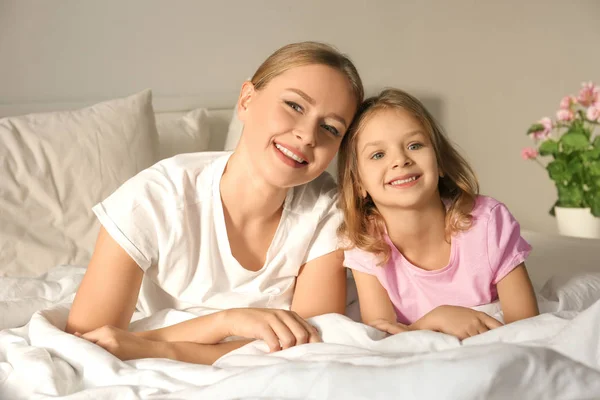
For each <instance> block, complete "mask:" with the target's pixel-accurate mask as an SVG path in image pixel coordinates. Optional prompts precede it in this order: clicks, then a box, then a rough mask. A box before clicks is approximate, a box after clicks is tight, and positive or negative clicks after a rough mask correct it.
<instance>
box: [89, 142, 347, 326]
mask: <svg viewBox="0 0 600 400" xmlns="http://www.w3.org/2000/svg"><path fill="white" fill-rule="evenodd" d="M230 155H231V153H229V152H206V153H191V154H182V155H178V156H175V157H173V158H170V159H166V160H163V161H160V162H158V163H157V164H155V165H154V166H152V167H150V168H148V169H146V170H144V171H142V172H140V173H139V174H138V175H136V176H134V177H133V178H131V179H130V180H128V181H127V182H125V183H124V184H123V185H122V186H121V187H120V188H119V189H117V190H116V191H115V192H114V193H113V194H112V195H110V196H109V197H108V198H107V199H106V200H104V201H103V202H101V203H99V204H97V205H96V206H95V207H94V208H93V210H94V212H95V213H96V215H97V217H98V219H99V220H100V222H101V223H102V225H103V226H104V228H105V229H106V230H107V232H108V233H109V234H110V235H111V236H112V238H113V239H115V240H116V241H117V243H119V245H121V247H122V248H123V249H124V250H125V251H126V252H127V253H128V254H129V255H130V256H131V257H132V258H133V260H135V262H136V263H137V264H138V265H139V266H140V268H141V269H142V270H144V272H145V274H144V279H143V282H142V287H141V289H140V295H139V299H138V304H137V308H138V310H139V311H141V312H143V313H144V314H146V315H149V314H152V313H154V312H156V311H158V310H161V309H165V308H174V309H178V310H187V311H190V312H194V313H195V314H197V315H203V314H207V313H210V312H212V311H216V310H222V309H228V308H236V307H269V308H283V309H289V308H290V306H291V302H292V295H293V292H294V286H295V282H296V277H297V275H298V272H299V269H300V267H301V266H302V265H303V264H304V263H306V262H308V261H311V260H313V259H315V258H317V257H320V256H322V255H325V254H327V253H330V252H332V251H334V250H336V249H337V248H338V242H337V235H336V229H337V227H338V226H339V224H340V223H341V221H342V216H341V213H340V212H339V210H338V209H337V206H336V200H337V194H336V193H337V191H336V185H335V182H334V181H333V179H332V178H331V176H330V175H329V174H327V173H324V174H323V175H321V176H320V177H318V178H317V179H315V180H314V181H312V182H310V183H308V184H305V185H301V186H298V187H295V188H293V189H290V190H289V191H288V194H287V196H286V199H285V203H284V207H283V212H282V215H281V221H280V222H279V226H278V228H277V231H276V232H275V236H274V237H273V241H272V242H271V245H270V247H269V249H268V251H267V254H266V260H265V265H264V266H263V268H262V269H260V270H259V271H256V272H253V271H249V270H247V269H245V268H243V267H242V266H241V265H240V264H239V263H238V261H237V260H236V259H235V258H234V257H233V255H232V254H231V249H230V247H229V240H228V238H227V230H226V226H225V219H224V216H223V205H222V202H221V195H220V191H219V184H220V181H221V176H222V175H223V171H224V169H225V165H226V164H227V160H228V159H229V156H230ZM257 196H260V194H259V193H257ZM114 279H118V277H114Z"/></svg>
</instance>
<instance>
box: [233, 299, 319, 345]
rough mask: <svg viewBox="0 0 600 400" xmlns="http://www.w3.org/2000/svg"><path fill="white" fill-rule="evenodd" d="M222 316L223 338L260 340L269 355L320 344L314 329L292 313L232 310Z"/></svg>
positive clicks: (275, 310)
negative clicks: (264, 344) (262, 341)
mask: <svg viewBox="0 0 600 400" xmlns="http://www.w3.org/2000/svg"><path fill="white" fill-rule="evenodd" d="M223 313H224V318H225V327H226V336H241V337H245V338H248V339H262V340H264V341H265V342H266V343H267V345H268V346H269V350H270V351H271V352H273V351H278V350H282V349H287V348H290V347H292V346H296V345H300V344H305V343H318V342H320V341H321V337H320V336H319V332H318V331H317V329H316V328H315V327H314V326H312V325H310V324H309V323H308V322H306V321H305V320H304V319H302V318H301V317H300V316H299V315H298V314H296V313H295V312H293V311H286V310H277V309H268V308H234V309H231V310H226V311H223Z"/></svg>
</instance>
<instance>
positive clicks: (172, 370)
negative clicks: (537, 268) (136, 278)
mask: <svg viewBox="0 0 600 400" xmlns="http://www.w3.org/2000/svg"><path fill="white" fill-rule="evenodd" d="M83 273H84V269H83V268H77V267H67V266H62V267H59V268H56V269H54V270H53V271H51V272H50V273H48V274H47V275H46V276H43V277H41V278H39V279H14V278H13V279H11V278H2V279H0V312H1V314H0V316H1V317H0V329H3V330H1V331H0V399H30V398H40V399H43V398H54V397H58V396H67V397H66V398H68V399H90V398H94V399H117V398H118V399H138V398H144V399H183V398H219V399H229V398H240V397H254V398H258V397H262V398H287V399H290V398H342V399H351V398H382V399H388V398H406V399H412V398H415V399H417V398H418V399H427V398H446V399H480V398H485V399H496V398H497V399H502V398H509V397H515V398H527V399H555V398H556V399H558V398H560V399H598V398H600V301H599V299H600V273H597V274H585V275H579V276H576V277H573V278H568V279H567V278H560V277H556V278H554V279H552V280H550V281H549V282H548V284H547V285H546V286H545V287H544V288H543V289H542V291H541V293H540V297H539V299H540V308H541V310H542V311H543V312H544V314H542V315H540V316H538V317H535V318H531V319H528V320H524V321H519V322H516V323H514V324H510V325H506V326H503V327H500V328H498V329H495V330H492V331H490V332H487V333H485V334H482V335H478V336H475V337H473V338H469V339H467V340H464V341H462V342H461V341H459V340H458V339H456V338H454V337H452V336H449V335H445V334H441V333H436V332H428V331H415V332H407V333H403V334H400V335H395V336H389V337H385V335H384V334H383V333H382V332H379V331H377V330H375V329H373V328H370V327H368V326H365V325H363V324H360V323H356V322H354V321H352V320H350V319H349V318H347V317H344V316H341V315H334V314H330V315H323V316H320V317H316V318H313V319H312V320H311V322H312V323H313V324H315V325H316V326H317V327H318V328H319V330H320V331H321V332H322V336H323V340H324V343H318V344H310V345H303V346H297V347H293V348H290V349H288V350H285V351H280V352H277V353H272V354H268V352H267V347H266V344H265V343H264V342H261V341H255V342H252V343H250V344H249V345H247V346H244V347H242V348H241V349H238V350H236V351H234V352H232V353H230V354H228V355H226V356H224V357H222V358H221V359H219V360H218V361H217V362H216V363H215V365H214V366H201V365H193V364H187V363H181V362H176V361H172V360H164V359H144V360H135V361H128V362H123V361H120V360H119V359H117V358H115V357H113V356H112V355H111V354H110V353H108V352H106V351H104V350H103V349H102V348H100V347H98V346H96V345H95V344H92V343H90V342H87V341H85V340H83V339H80V338H77V337H75V336H72V335H69V334H66V333H65V332H63V331H62V329H63V328H64V326H65V323H66V318H67V315H68V311H69V305H70V303H71V302H72V299H73V296H74V293H75V290H76V288H77V286H78V285H79V282H80V280H81V278H82V276H83ZM482 309H483V310H484V311H486V312H488V313H489V314H490V315H492V316H496V317H498V318H501V314H499V309H498V305H497V304H492V305H489V306H485V307H482ZM191 317H193V315H191V314H188V313H185V312H182V311H176V310H166V311H165V312H161V313H159V314H156V315H154V316H151V317H149V318H146V319H143V320H141V321H138V322H137V323H136V324H135V325H136V326H137V327H138V328H140V327H144V326H153V327H156V326H163V325H169V324H172V323H174V322H177V321H181V320H184V319H187V318H191ZM25 323H26V325H25V326H22V325H23V324H25ZM17 326H20V327H17Z"/></svg>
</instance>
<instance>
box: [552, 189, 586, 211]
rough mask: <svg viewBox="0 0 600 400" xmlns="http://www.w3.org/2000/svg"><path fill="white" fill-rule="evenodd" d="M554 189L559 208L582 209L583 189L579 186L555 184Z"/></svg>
mask: <svg viewBox="0 0 600 400" xmlns="http://www.w3.org/2000/svg"><path fill="white" fill-rule="evenodd" d="M556 188H557V189H558V205H559V206H560V207H583V203H584V201H583V200H584V199H583V189H582V188H581V187H580V186H579V185H560V184H557V185H556Z"/></svg>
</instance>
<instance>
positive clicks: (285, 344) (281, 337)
mask: <svg viewBox="0 0 600 400" xmlns="http://www.w3.org/2000/svg"><path fill="white" fill-rule="evenodd" d="M294 322H295V321H294ZM295 323H296V324H297V325H299V324H298V323H297V322H295ZM269 325H270V326H271V329H273V332H275V334H276V335H277V339H278V341H279V343H280V344H281V345H280V348H278V349H277V350H279V349H282V350H285V349H289V348H290V347H292V346H294V345H296V336H295V335H294V334H293V333H292V329H290V327H289V326H288V325H287V324H286V323H285V322H284V321H282V320H281V319H280V318H278V317H277V316H275V317H274V318H272V319H271V320H270V321H269ZM278 347H279V346H278Z"/></svg>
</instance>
